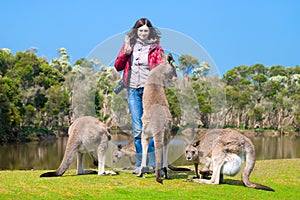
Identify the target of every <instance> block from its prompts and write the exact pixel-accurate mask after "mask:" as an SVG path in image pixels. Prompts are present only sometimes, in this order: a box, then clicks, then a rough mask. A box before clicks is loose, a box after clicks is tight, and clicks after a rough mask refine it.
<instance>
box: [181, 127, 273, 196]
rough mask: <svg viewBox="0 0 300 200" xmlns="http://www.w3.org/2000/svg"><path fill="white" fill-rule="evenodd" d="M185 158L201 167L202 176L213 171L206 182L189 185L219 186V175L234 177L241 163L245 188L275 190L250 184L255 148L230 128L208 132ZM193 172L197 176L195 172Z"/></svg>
mask: <svg viewBox="0 0 300 200" xmlns="http://www.w3.org/2000/svg"><path fill="white" fill-rule="evenodd" d="M185 155H186V159H187V160H188V161H193V162H194V163H196V165H197V164H198V163H201V164H203V165H204V169H203V170H202V172H203V173H206V172H209V171H212V175H211V178H210V179H209V180H207V179H205V178H196V179H190V180H188V181H189V182H195V183H200V184H219V183H220V180H221V181H222V177H221V176H222V175H223V174H224V175H229V176H235V175H236V174H237V173H238V172H239V171H240V170H241V168H242V162H243V160H244V158H245V159H246V164H245V167H244V169H243V172H242V181H243V183H244V185H245V186H246V187H249V188H255V189H260V190H267V191H275V190H274V189H272V188H270V187H268V186H264V185H260V184H256V183H252V182H251V181H250V179H249V176H250V174H251V172H252V170H253V168H254V165H255V148H254V145H253V143H252V142H251V140H250V139H249V138H247V137H246V136H244V135H242V134H241V133H239V132H238V131H235V130H231V129H216V130H211V131H208V132H207V133H206V134H205V135H204V137H203V138H202V141H200V144H199V145H198V146H197V141H196V142H195V143H194V145H193V144H189V145H188V146H187V148H186V152H185ZM196 165H195V171H196V175H197V176H198V177H199V175H198V172H197V171H198V169H196Z"/></svg>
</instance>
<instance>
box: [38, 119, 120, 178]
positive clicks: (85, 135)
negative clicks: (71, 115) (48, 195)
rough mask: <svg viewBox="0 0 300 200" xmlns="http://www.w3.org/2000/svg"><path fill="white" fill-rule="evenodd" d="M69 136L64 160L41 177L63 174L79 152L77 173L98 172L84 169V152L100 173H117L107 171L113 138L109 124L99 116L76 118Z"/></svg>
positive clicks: (70, 128)
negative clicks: (108, 148) (107, 156)
mask: <svg viewBox="0 0 300 200" xmlns="http://www.w3.org/2000/svg"><path fill="white" fill-rule="evenodd" d="M68 134H69V138H68V142H67V146H66V150H65V154H64V157H63V160H62V162H61V164H60V166H59V168H58V169H57V170H56V171H54V172H47V173H44V174H41V175H40V177H56V176H62V175H63V174H64V173H65V171H66V170H67V169H68V167H69V165H70V164H71V162H72V160H73V158H74V156H75V153H76V152H77V174H78V175H79V174H97V171H93V170H84V168H83V160H82V158H83V154H84V153H88V154H89V155H90V156H91V158H92V159H93V161H94V165H96V166H98V175H105V174H112V175H113V174H116V173H115V172H111V171H109V172H105V170H104V165H105V153H106V151H107V147H108V141H109V140H110V139H111V136H110V134H109V128H108V127H107V124H104V123H102V122H100V121H99V120H98V119H97V118H95V117H91V116H84V117H80V118H78V119H76V120H75V121H74V123H73V124H72V125H71V126H70V127H69V130H68Z"/></svg>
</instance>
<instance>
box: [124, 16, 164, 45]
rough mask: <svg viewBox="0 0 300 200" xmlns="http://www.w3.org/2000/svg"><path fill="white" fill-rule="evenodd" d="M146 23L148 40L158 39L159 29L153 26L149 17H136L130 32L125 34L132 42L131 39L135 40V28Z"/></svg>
mask: <svg viewBox="0 0 300 200" xmlns="http://www.w3.org/2000/svg"><path fill="white" fill-rule="evenodd" d="M144 25H146V26H147V27H148V28H149V31H150V32H149V37H148V39H149V40H155V41H157V42H158V41H159V39H160V35H161V33H160V31H159V30H158V29H157V28H154V27H153V26H152V24H151V22H150V20H149V19H147V18H140V19H138V20H137V21H136V22H135V24H134V26H133V27H132V29H131V30H130V32H129V33H128V34H127V35H128V36H129V37H130V41H131V42H132V41H133V40H136V38H137V37H138V36H137V29H138V28H140V27H141V26H144Z"/></svg>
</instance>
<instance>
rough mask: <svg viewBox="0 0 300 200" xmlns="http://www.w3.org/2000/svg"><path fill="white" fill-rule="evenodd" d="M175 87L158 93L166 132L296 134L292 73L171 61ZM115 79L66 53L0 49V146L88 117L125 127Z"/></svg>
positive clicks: (297, 83)
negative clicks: (165, 104)
mask: <svg viewBox="0 0 300 200" xmlns="http://www.w3.org/2000/svg"><path fill="white" fill-rule="evenodd" d="M178 62H179V66H178V74H181V76H180V78H179V80H178V81H177V83H176V85H175V86H173V87H170V88H166V90H167V96H168V100H169V104H170V108H171V113H172V116H173V122H174V127H176V128H177V130H178V128H180V127H192V128H197V127H207V128H208V127H239V128H248V129H253V128H261V129H275V130H279V131H280V132H281V133H284V132H285V131H299V129H300V67H299V66H298V65H297V66H294V67H284V66H280V65H278V66H268V67H266V66H264V65H262V64H254V65H251V66H244V65H242V66H238V67H234V68H233V69H231V70H229V71H228V72H226V74H224V75H223V77H215V76H209V75H208V74H209V73H208V72H209V70H210V66H209V65H208V63H206V62H202V63H199V61H198V60H197V59H196V58H194V57H193V56H192V55H188V54H187V55H181V56H180V57H179V58H178ZM119 79H120V74H119V73H117V72H116V71H115V70H114V68H113V67H109V66H103V65H101V64H100V63H99V62H98V61H96V60H89V61H88V60H86V59H85V58H82V59H79V60H77V61H76V62H75V63H74V65H73V66H72V65H71V64H70V62H69V56H68V54H67V52H66V49H64V48H61V49H59V51H58V58H56V59H53V60H51V61H50V62H48V61H47V60H46V59H45V58H43V57H41V58H39V57H38V56H37V55H36V49H30V50H28V51H24V52H17V53H16V54H15V55H13V54H12V53H11V51H10V50H9V49H1V50H0V117H1V118H0V142H7V141H21V140H24V139H27V140H28V138H32V137H33V138H34V137H37V136H40V135H41V134H43V133H44V134H48V133H49V132H55V133H57V132H58V131H59V130H66V129H67V127H68V126H69V125H70V123H72V121H73V120H74V119H76V118H77V117H79V116H83V115H94V116H97V117H99V119H101V120H105V119H107V118H108V117H112V118H113V121H114V122H115V124H116V125H117V126H118V125H119V124H122V125H124V124H126V125H130V120H128V119H129V114H128V113H129V112H128V108H127V107H128V106H127V103H126V99H125V98H126V95H125V93H124V91H123V95H122V93H121V94H119V95H116V94H114V93H113V92H112V90H113V88H114V87H115V86H116V85H117V83H118V81H119Z"/></svg>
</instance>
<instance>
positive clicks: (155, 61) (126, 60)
mask: <svg viewBox="0 0 300 200" xmlns="http://www.w3.org/2000/svg"><path fill="white" fill-rule="evenodd" d="M124 46H125V43H124V44H123V46H122V47H121V50H120V52H119V54H118V57H117V59H116V61H115V68H116V70H117V71H122V70H124V73H123V80H124V84H125V86H126V87H127V85H128V79H129V76H128V74H129V70H130V66H131V63H130V57H131V54H130V55H125V54H124ZM132 49H133V47H132ZM161 54H164V51H163V49H162V47H161V46H160V45H159V44H157V43H153V44H151V45H150V49H149V53H148V63H149V68H150V71H151V70H152V69H154V68H155V67H156V66H157V65H159V64H161V63H163V60H162V57H161Z"/></svg>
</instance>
